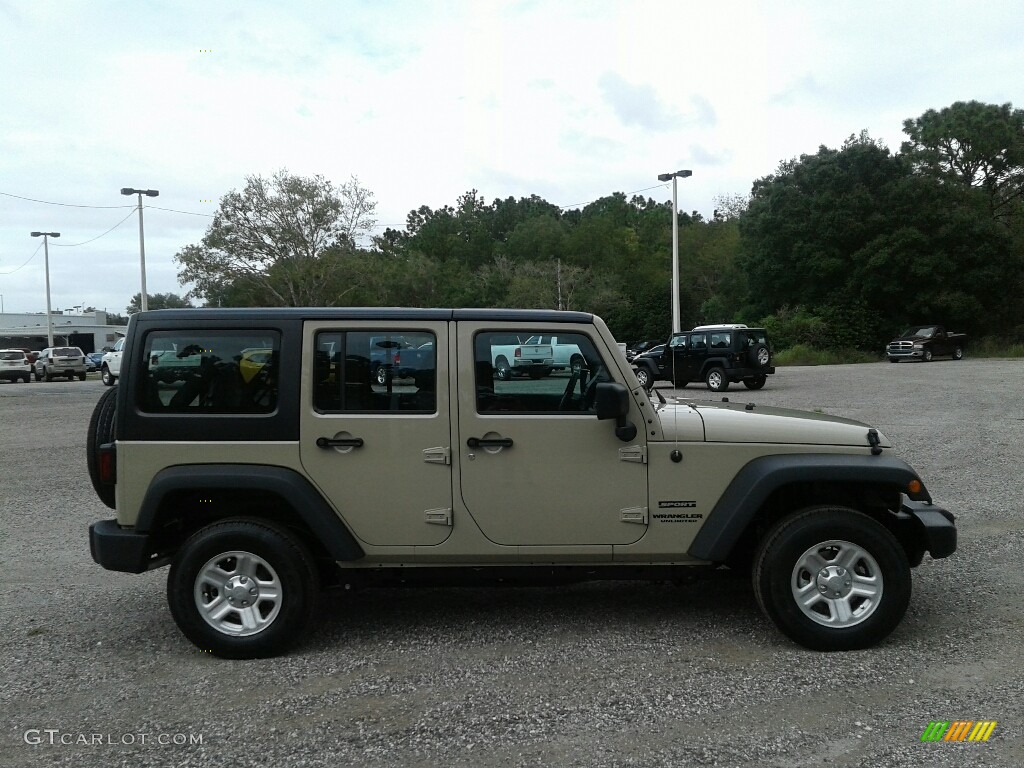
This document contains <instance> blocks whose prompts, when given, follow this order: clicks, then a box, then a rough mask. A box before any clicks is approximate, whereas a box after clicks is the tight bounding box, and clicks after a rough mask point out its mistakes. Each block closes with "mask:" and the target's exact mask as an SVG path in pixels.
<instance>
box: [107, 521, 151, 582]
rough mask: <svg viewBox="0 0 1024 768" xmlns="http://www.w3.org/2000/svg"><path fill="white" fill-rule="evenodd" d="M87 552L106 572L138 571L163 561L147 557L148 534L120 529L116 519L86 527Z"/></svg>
mask: <svg viewBox="0 0 1024 768" xmlns="http://www.w3.org/2000/svg"><path fill="white" fill-rule="evenodd" d="M89 552H90V553H91V554H92V559H93V560H95V561H96V562H97V563H99V564H100V565H102V566H103V567H104V568H106V569H107V570H108V571H123V572H125V573H142V572H143V571H148V570H150V569H151V568H155V567H158V566H159V565H162V564H163V563H162V562H160V561H155V560H153V559H151V557H150V541H149V534H147V533H140V532H138V531H135V530H132V529H131V528H122V527H121V526H119V525H118V524H117V521H116V520H99V521H98V522H95V523H93V524H92V525H90V526H89Z"/></svg>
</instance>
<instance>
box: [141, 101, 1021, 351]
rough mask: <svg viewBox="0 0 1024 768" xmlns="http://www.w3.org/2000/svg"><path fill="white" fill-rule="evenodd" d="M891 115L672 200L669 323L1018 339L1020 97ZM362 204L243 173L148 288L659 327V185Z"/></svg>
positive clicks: (781, 342)
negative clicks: (676, 306) (641, 189)
mask: <svg viewBox="0 0 1024 768" xmlns="http://www.w3.org/2000/svg"><path fill="white" fill-rule="evenodd" d="M903 130H904V133H905V134H906V136H907V139H906V141H904V142H903V144H902V146H901V147H900V150H899V151H898V152H894V151H891V150H890V149H889V148H888V147H886V146H885V145H884V144H882V143H881V142H879V141H877V140H874V139H872V138H871V137H870V136H869V135H868V134H867V133H866V132H861V133H859V134H856V135H852V136H850V138H849V139H847V140H846V141H845V142H844V143H843V145H842V146H841V147H838V148H829V147H825V146H822V147H820V148H819V149H818V151H817V152H816V153H815V154H813V155H801V156H800V157H799V158H793V159H790V160H785V161H783V162H781V163H780V164H779V166H778V168H777V170H776V171H775V172H774V173H773V174H771V175H769V176H766V177H764V178H761V179H758V180H757V181H755V182H754V184H753V187H752V189H751V191H750V193H749V194H748V195H735V196H732V197H728V198H719V199H716V200H715V206H716V207H715V213H714V215H713V216H712V217H711V218H710V219H705V218H703V217H702V216H700V215H699V214H697V213H696V212H694V213H692V214H689V215H688V214H686V213H680V215H679V253H680V316H681V318H682V322H683V324H684V327H690V326H692V325H697V324H702V323H711V322H746V323H747V324H751V325H755V324H756V325H761V324H764V325H766V326H768V327H769V329H770V330H771V331H772V335H773V337H774V341H775V345H776V347H778V348H780V349H781V348H785V347H788V346H791V345H794V344H798V343H804V344H808V345H810V346H814V347H817V348H820V349H842V348H860V349H875V350H877V349H878V348H879V345H881V344H882V343H884V342H885V341H887V340H888V339H889V338H890V337H891V336H892V335H893V334H894V333H895V332H896V331H897V330H899V329H900V327H902V326H904V325H909V324H912V323H916V322H941V323H944V324H945V325H947V326H949V327H953V328H956V329H957V330H963V331H966V332H968V333H971V334H974V335H986V336H999V337H1002V338H1005V339H1009V340H1018V341H1019V340H1024V320H1022V319H1021V318H1020V317H1019V315H1018V313H1017V311H1016V309H1017V304H1018V303H1019V299H1020V298H1022V297H1024V269H1022V267H1024V110H1019V109H1017V110H1015V109H1013V108H1012V106H1011V105H1009V104H1005V105H1001V106H1000V105H991V104H983V103H980V102H976V101H972V102H957V103H955V104H953V105H951V106H949V107H946V108H944V109H942V110H938V111H936V110H929V111H927V112H925V113H924V114H923V115H921V116H920V117H918V118H914V119H908V120H906V121H905V123H904V126H903ZM375 215H376V202H375V200H374V196H373V193H372V192H371V191H370V190H367V189H366V188H364V187H363V186H362V185H361V184H360V182H359V180H358V179H356V178H354V177H353V178H351V179H350V180H349V181H347V182H345V183H343V184H341V185H340V186H336V185H335V184H333V183H332V182H330V181H329V180H327V179H325V178H323V177H320V176H316V177H313V178H304V177H297V176H293V175H291V174H289V173H288V172H287V171H284V170H282V171H279V172H278V173H277V174H275V175H274V176H273V177H271V178H269V179H266V178H262V177H259V176H254V177H250V178H248V179H247V180H246V185H245V187H244V189H242V190H241V191H231V192H229V193H228V194H227V195H225V196H224V197H223V198H221V201H220V205H219V207H218V211H217V213H216V215H215V217H214V220H213V223H212V224H211V225H210V227H209V228H208V229H207V231H206V233H205V235H204V236H203V238H202V240H201V241H200V242H199V243H196V244H193V245H188V246H186V247H185V248H183V249H182V250H181V251H179V253H178V254H177V255H176V256H175V260H176V262H177V264H178V267H179V280H180V281H181V283H182V284H183V285H184V284H191V285H192V286H194V287H193V289H192V290H191V292H190V293H189V294H188V295H187V296H186V297H184V298H183V297H177V296H175V295H174V294H167V295H165V296H164V297H163V298H165V299H166V300H167V301H168V302H171V303H170V304H168V306H173V305H175V304H177V303H184V304H187V303H188V302H187V301H185V299H189V300H199V301H201V302H203V303H205V304H206V305H208V306H303V305H315V306H411V307H427V306H432V307H469V306H472V307H524V308H551V309H571V310H583V311H588V312H595V313H597V314H599V315H601V316H602V317H603V318H604V319H605V320H606V321H607V322H608V324H609V326H610V327H611V329H612V331H613V332H614V333H615V335H616V337H617V338H619V339H620V340H633V339H641V338H664V337H667V335H668V331H669V327H670V322H671V314H672V313H671V308H670V302H671V285H670V278H671V244H672V229H671V227H672V210H671V203H665V202H662V201H656V200H654V199H653V198H651V197H643V196H636V195H634V196H632V197H628V198H627V196H626V195H624V194H622V193H619V192H615V193H612V194H610V195H607V196H605V197H602V198H600V199H599V200H596V201H594V202H592V203H590V204H588V205H586V206H583V207H582V208H579V209H569V210H564V209H561V208H559V207H557V206H555V205H553V204H552V203H550V202H548V201H546V200H544V199H542V198H540V197H538V196H536V195H533V196H530V197H521V198H518V199H516V198H513V197H508V198H505V199H495V200H493V201H491V202H487V200H485V199H484V197H483V196H482V195H481V194H480V193H479V192H478V191H477V190H470V191H468V192H466V193H465V194H463V195H462V196H460V197H459V198H458V199H457V200H456V201H455V202H454V204H452V205H446V206H444V207H442V208H438V209H432V208H430V207H428V206H421V207H420V208H418V209H416V210H413V211H410V212H409V214H408V216H407V217H406V223H405V227H404V228H402V229H393V228H387V229H384V230H383V232H382V233H379V232H378V231H377V228H376V223H377V222H376V218H375ZM148 303H149V306H150V307H153V306H154V302H153V300H152V299H151V300H150V301H149V302H148ZM158 305H161V302H158ZM137 307H138V297H135V298H134V299H133V303H132V306H130V307H129V308H128V311H129V312H133V311H136V310H137Z"/></svg>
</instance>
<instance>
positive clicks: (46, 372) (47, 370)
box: [43, 368, 53, 381]
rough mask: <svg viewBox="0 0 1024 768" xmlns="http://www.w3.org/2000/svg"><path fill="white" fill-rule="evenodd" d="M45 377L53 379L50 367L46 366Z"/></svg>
mask: <svg viewBox="0 0 1024 768" xmlns="http://www.w3.org/2000/svg"><path fill="white" fill-rule="evenodd" d="M43 378H44V379H46V380H47V381H53V374H52V373H50V369H49V368H46V369H44V370H43Z"/></svg>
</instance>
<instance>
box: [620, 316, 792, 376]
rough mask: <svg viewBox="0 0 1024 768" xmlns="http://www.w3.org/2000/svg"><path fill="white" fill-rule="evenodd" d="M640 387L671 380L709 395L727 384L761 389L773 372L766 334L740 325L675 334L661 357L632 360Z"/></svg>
mask: <svg viewBox="0 0 1024 768" xmlns="http://www.w3.org/2000/svg"><path fill="white" fill-rule="evenodd" d="M633 364H634V365H635V366H636V376H637V379H638V380H639V381H640V384H641V385H643V386H645V387H649V386H653V384H654V382H655V381H658V380H663V381H671V382H672V384H673V386H675V387H685V386H686V385H687V384H689V383H691V382H695V381H702V382H704V383H705V384H707V386H708V389H710V390H711V391H712V392H724V391H725V390H727V389H728V388H729V384H730V383H735V382H740V381H742V382H743V384H744V385H745V386H746V387H747V389H760V388H761V387H763V386H764V385H765V382H766V381H767V380H768V374H772V373H775V366H774V365H772V351H771V346H770V345H769V343H768V332H767V331H765V329H764V328H747V327H746V326H740V325H707V326H700V327H698V328H694V329H693V330H692V331H684V332H682V333H676V334H673V335H672V336H671V338H669V340H668V345H667V346H666V347H665V351H664V352H662V353H661V354H660V355H643V356H640V357H637V358H635V359H634V360H633Z"/></svg>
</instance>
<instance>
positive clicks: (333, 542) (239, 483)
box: [135, 464, 365, 561]
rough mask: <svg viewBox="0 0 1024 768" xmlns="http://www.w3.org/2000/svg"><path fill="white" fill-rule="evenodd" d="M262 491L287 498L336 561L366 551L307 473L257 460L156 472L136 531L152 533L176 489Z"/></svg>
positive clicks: (349, 558) (292, 507)
mask: <svg viewBox="0 0 1024 768" xmlns="http://www.w3.org/2000/svg"><path fill="white" fill-rule="evenodd" d="M183 490H187V491H193V492H194V491H203V490H210V491H214V490H229V491H230V490H240V491H249V492H252V491H260V492H264V493H267V494H274V495H277V496H279V497H280V498H282V499H284V500H285V501H286V502H287V503H288V505H289V506H290V507H291V509H292V510H293V511H294V512H295V514H296V516H297V517H299V518H300V519H301V520H302V521H303V522H304V523H305V524H306V525H307V526H308V527H309V530H310V531H312V533H313V536H314V537H315V538H316V539H317V540H318V541H319V542H320V543H321V544H323V546H324V547H325V548H326V549H327V551H328V552H329V553H330V555H331V557H333V558H334V559H335V560H337V561H348V560H358V559H359V558H361V557H363V556H364V555H365V553H364V552H363V549H362V547H360V546H359V544H358V542H357V541H356V539H355V537H354V536H353V535H352V533H351V532H350V531H349V530H348V528H347V527H345V524H344V523H343V522H342V521H341V519H340V518H339V517H338V515H337V514H336V513H335V512H334V510H333V509H331V507H330V505H329V504H328V503H327V502H326V501H325V500H324V498H323V496H321V495H320V493H319V492H318V491H317V490H316V489H315V488H314V487H313V485H312V484H311V483H310V482H309V481H308V480H307V479H306V478H304V477H303V476H302V475H300V474H299V473H298V472H296V471H295V470H292V469H286V468H284V467H273V466H264V465H257V464H193V465H180V466H175V467H168V468H167V469H164V470H162V471H160V472H158V473H157V475H156V476H155V477H154V478H153V482H152V483H150V485H149V489H148V490H147V491H146V495H145V497H144V498H143V500H142V506H141V508H140V509H139V516H138V520H137V521H136V524H135V531H136V532H137V533H146V534H148V533H151V532H153V531H152V528H153V524H154V521H156V519H157V515H158V513H159V510H160V507H161V505H162V503H163V501H164V499H165V498H166V497H167V495H168V494H170V493H173V492H176V491H183Z"/></svg>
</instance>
